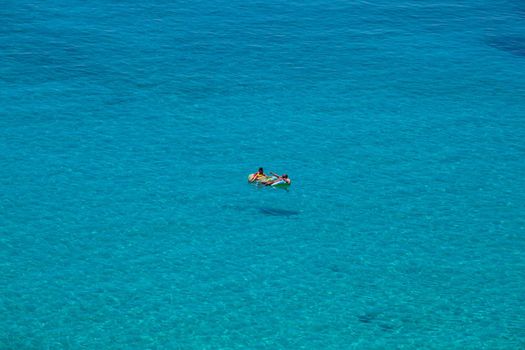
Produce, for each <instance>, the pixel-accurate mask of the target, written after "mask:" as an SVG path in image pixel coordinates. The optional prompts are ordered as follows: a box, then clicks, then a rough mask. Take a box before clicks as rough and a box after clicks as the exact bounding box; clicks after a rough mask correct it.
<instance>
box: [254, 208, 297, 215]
mask: <svg viewBox="0 0 525 350" xmlns="http://www.w3.org/2000/svg"><path fill="white" fill-rule="evenodd" d="M259 212H260V213H262V214H265V215H269V216H294V215H299V214H300V212H298V211H296V210H287V209H278V208H259Z"/></svg>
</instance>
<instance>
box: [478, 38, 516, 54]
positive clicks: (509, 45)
mask: <svg viewBox="0 0 525 350" xmlns="http://www.w3.org/2000/svg"><path fill="white" fill-rule="evenodd" d="M485 42H486V43H487V45H489V46H491V47H494V48H496V49H498V50H502V51H505V52H509V53H511V54H513V55H516V56H521V57H525V37H523V36H514V35H502V36H495V37H489V38H487V39H485Z"/></svg>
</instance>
